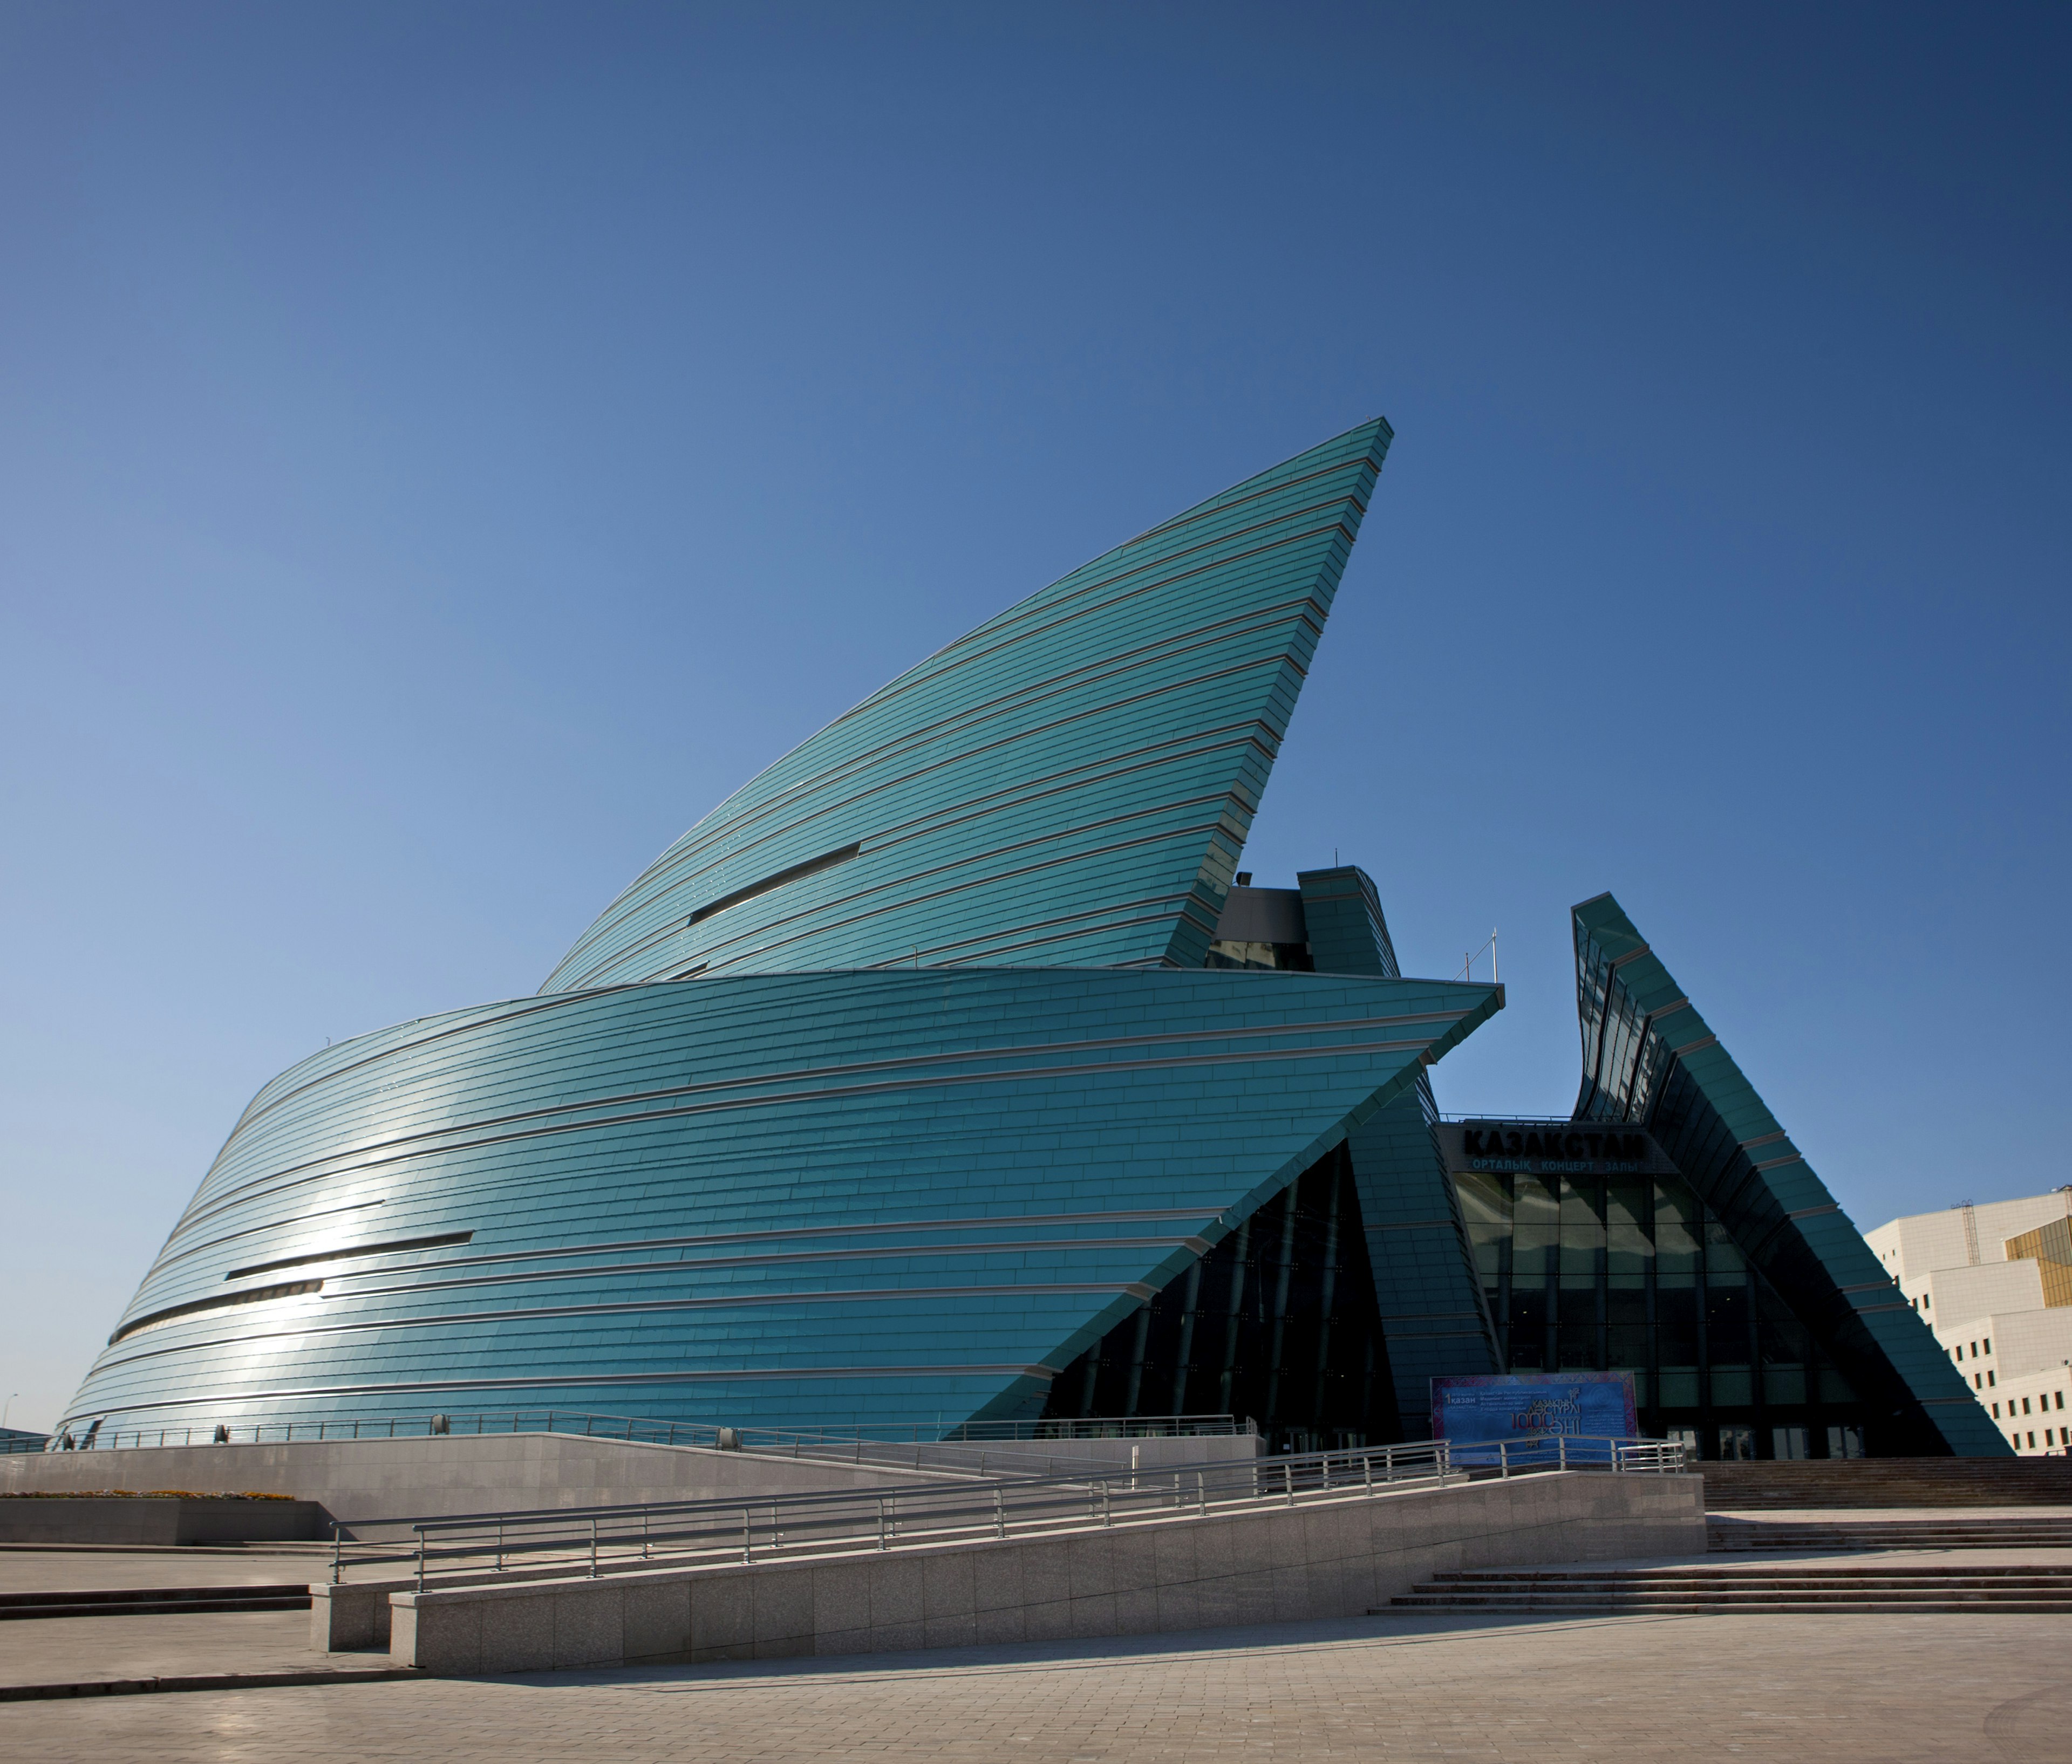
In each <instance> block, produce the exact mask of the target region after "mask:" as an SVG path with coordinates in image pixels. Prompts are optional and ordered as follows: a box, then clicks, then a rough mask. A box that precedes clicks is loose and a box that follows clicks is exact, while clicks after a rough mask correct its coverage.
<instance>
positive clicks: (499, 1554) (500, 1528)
mask: <svg viewBox="0 0 2072 1764" xmlns="http://www.w3.org/2000/svg"><path fill="white" fill-rule="evenodd" d="M496 1572H497V1573H503V1572H504V1521H503V1520H497V1522H496Z"/></svg>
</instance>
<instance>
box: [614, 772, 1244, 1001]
mask: <svg viewBox="0 0 2072 1764" xmlns="http://www.w3.org/2000/svg"><path fill="white" fill-rule="evenodd" d="M1226 800H1227V798H1225V797H1224V796H1223V794H1220V793H1216V794H1209V795H1206V796H1194V797H1182V798H1180V799H1179V800H1178V802H1161V803H1157V804H1156V805H1154V806H1151V807H1149V808H1146V809H1142V810H1133V812H1131V813H1130V814H1123V815H1116V816H1112V817H1111V818H1108V820H1105V821H1094V822H1090V823H1085V824H1084V825H1075V826H1072V827H1064V828H1060V829H1058V830H1056V831H1052V832H1049V833H1046V834H1044V835H1042V836H1041V837H1040V838H1037V839H1022V840H1018V841H1017V842H1016V843H1013V844H1012V845H1005V846H1001V847H996V848H993V849H991V850H988V851H979V852H975V853H972V854H971V855H968V856H965V857H962V858H960V859H957V860H956V862H954V863H951V864H936V865H935V866H934V867H933V868H930V869H925V870H910V871H903V872H901V873H900V874H898V875H897V876H890V877H887V878H886V880H884V881H882V882H880V883H876V884H872V885H871V886H870V887H868V888H862V889H860V890H857V892H853V893H850V894H845V895H844V896H841V898H840V899H839V900H828V901H824V902H822V903H820V905H817V906H808V907H801V908H800V909H799V910H798V911H797V912H796V913H788V914H787V915H786V916H785V917H783V918H779V919H767V920H765V921H763V922H762V923H761V924H760V925H755V926H754V927H752V928H750V929H745V930H742V931H741V932H739V933H736V934H734V936H732V937H729V938H726V939H724V940H722V941H715V942H713V943H709V944H706V945H704V946H701V947H700V948H698V949H697V950H695V951H691V950H678V951H677V952H676V954H677V957H678V958H681V957H682V956H684V955H686V954H698V955H701V956H703V957H705V958H706V959H707V960H708V961H709V962H710V963H711V964H712V965H713V966H716V967H721V968H724V967H725V966H726V965H727V964H728V963H730V962H735V961H738V960H740V959H742V954H743V953H744V952H737V953H736V954H733V955H729V954H726V953H725V952H726V946H727V944H728V943H734V944H737V945H738V944H742V943H746V942H750V941H751V940H753V939H756V938H763V939H765V940H766V941H759V942H755V943H754V946H753V947H752V948H751V949H750V950H747V951H746V952H745V954H747V955H752V956H754V957H756V958H765V957H767V956H768V954H770V952H771V950H781V949H783V947H784V946H786V945H787V944H789V943H797V942H800V941H803V940H804V939H806V938H808V937H828V936H831V935H833V934H834V933H837V932H840V931H841V930H842V929H845V928H846V927H849V926H853V925H867V924H869V923H870V921H873V920H874V919H883V918H885V917H888V916H889V915H890V914H892V913H899V912H905V911H911V909H914V908H915V907H919V906H925V905H927V904H929V903H930V902H932V901H939V900H948V899H949V898H951V897H952V896H955V895H959V894H962V893H965V892H968V891H969V890H970V889H972V888H989V887H994V886H997V885H998V884H1001V883H1003V882H1012V881H1015V880H1018V879H1020V878H1022V877H1026V876H1033V875H1034V874H1035V873H1036V872H1038V871H1039V870H1046V869H1055V868H1058V867H1059V865H1061V864H1083V863H1084V862H1086V861H1087V859H1090V858H1098V857H1106V856H1108V855H1109V854H1110V853H1112V852H1116V851H1128V849H1129V848H1130V847H1132V846H1138V845H1153V844H1157V843H1160V842H1161V841H1164V840H1170V839H1185V838H1186V837H1187V836H1189V835H1192V834H1197V833H1200V834H1208V833H1213V832H1214V831H1215V827H1216V823H1215V822H1214V821H1208V822H1186V823H1182V824H1181V825H1180V826H1178V827H1173V826H1170V825H1168V826H1161V827H1157V828H1156V829H1155V830H1153V831H1149V832H1146V833H1145V834H1144V835H1141V836H1140V837H1137V838H1135V839H1118V840H1116V842H1115V843H1112V844H1110V845H1096V846H1091V847H1075V848H1073V849H1072V850H1071V851H1060V852H1059V853H1057V854H1056V855H1054V856H1050V857H1046V858H1045V859H1042V861H1041V862H1040V863H1035V864H1026V863H1025V864H1022V866H1021V867H1020V868H1017V869H1010V870H993V871H989V872H986V873H985V874H984V875H980V876H969V877H968V878H966V879H965V880H961V881H957V882H954V883H952V884H950V885H948V887H941V888H933V889H931V890H929V891H927V892H923V893H920V894H909V895H906V896H902V897H901V898H900V899H898V900H889V901H880V902H879V903H878V905H874V906H870V907H866V908H865V909H863V910H861V911H860V912H852V913H846V914H845V915H844V916H843V917H840V918H830V917H827V916H826V915H827V913H828V909H837V910H839V909H842V908H845V907H849V906H853V905H855V904H856V903H857V902H859V901H862V900H869V899H870V897H871V896H874V895H882V894H886V893H888V892H891V891H892V890H894V889H895V888H906V887H908V886H909V885H911V884H913V883H915V882H920V881H924V880H928V879H930V878H933V877H940V876H951V875H953V874H955V873H956V872H957V871H959V870H969V869H971V868H972V867H974V866H975V865H978V864H988V863H991V862H992V861H993V860H994V859H998V858H1001V857H1005V856H1006V855H1008V854H1009V853H1010V852H1022V853H1026V852H1030V851H1037V850H1038V849H1040V848H1041V847H1044V846H1046V845H1055V844H1057V843H1059V841H1060V840H1063V839H1072V838H1076V837H1077V836H1078V835H1081V834H1083V833H1087V832H1091V831H1094V830H1095V829H1096V828H1112V827H1120V826H1123V825H1124V824H1125V823H1128V822H1132V821H1142V820H1145V819H1147V818H1150V817H1153V816H1156V815H1165V814H1173V813H1174V812H1175V811H1176V810H1182V809H1200V808H1203V807H1207V806H1214V807H1215V809H1216V810H1218V813H1219V816H1220V813H1221V810H1222V807H1223V803H1224V802H1225V801H1226ZM876 850H877V847H876V846H875V844H874V847H873V855H875V852H876ZM1101 910H1102V909H1098V908H1096V909H1090V910H1089V912H1088V913H1083V914H1079V915H1075V916H1076V917H1094V916H1096V914H1098V913H1099V912H1100V911H1101ZM1039 922H1041V921H1039ZM787 926H789V927H796V928H797V929H790V930H787V931H786V933H785V935H783V936H782V937H775V938H771V937H770V936H769V933H771V932H773V931H776V930H779V929H782V928H784V927H787ZM1021 929H1024V927H1023V926H1022V925H1005V926H1002V927H1001V930H1000V933H999V934H1001V935H1006V934H1010V933H1013V932H1015V931H1017V930H1021ZM617 959H618V958H616V957H615V958H613V961H614V962H615V961H616V960H617ZM602 966H605V967H609V966H612V962H606V963H604V964H603V965H602Z"/></svg>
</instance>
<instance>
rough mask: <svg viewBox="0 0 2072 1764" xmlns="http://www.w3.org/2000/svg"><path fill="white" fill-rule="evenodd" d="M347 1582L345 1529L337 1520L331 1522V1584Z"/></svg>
mask: <svg viewBox="0 0 2072 1764" xmlns="http://www.w3.org/2000/svg"><path fill="white" fill-rule="evenodd" d="M344 1582H345V1528H344V1527H343V1525H341V1524H339V1522H338V1521H337V1520H335V1519H334V1520H332V1521H331V1585H332V1586H343V1584H344Z"/></svg>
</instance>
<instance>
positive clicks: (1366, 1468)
mask: <svg viewBox="0 0 2072 1764" xmlns="http://www.w3.org/2000/svg"><path fill="white" fill-rule="evenodd" d="M1360 1470H1361V1471H1362V1473H1363V1481H1364V1482H1365V1483H1366V1484H1367V1492H1368V1493H1369V1494H1370V1495H1371V1494H1372V1493H1373V1492H1374V1454H1373V1453H1371V1452H1362V1453H1361V1454H1360Z"/></svg>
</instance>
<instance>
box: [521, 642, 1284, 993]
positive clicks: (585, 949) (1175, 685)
mask: <svg viewBox="0 0 2072 1764" xmlns="http://www.w3.org/2000/svg"><path fill="white" fill-rule="evenodd" d="M1269 663H1271V664H1272V665H1275V666H1280V667H1294V668H1295V670H1296V671H1297V673H1298V674H1299V673H1301V672H1302V671H1303V670H1302V668H1301V664H1300V663H1297V662H1296V661H1295V660H1294V659H1293V656H1292V655H1291V654H1285V653H1284V654H1281V655H1280V656H1278V657H1277V658H1276V657H1275V656H1273V655H1271V654H1262V655H1259V656H1255V657H1252V658H1249V659H1248V660H1246V661H1244V662H1243V663H1239V664H1237V665H1235V666H1233V667H1225V668H1219V669H1216V670H1214V671H1211V672H1210V673H1207V674H1201V675H1190V676H1188V677H1186V678H1185V679H1178V680H1170V681H1164V682H1161V683H1159V684H1158V685H1157V686H1155V687H1149V688H1147V689H1145V690H1144V691H1138V692H1135V693H1132V694H1129V695H1126V696H1124V697H1122V698H1117V699H1109V700H1108V701H1107V702H1106V703H1104V704H1101V705H1100V706H1099V707H1097V710H1098V712H1099V714H1101V715H1104V716H1105V715H1108V714H1110V713H1112V712H1116V711H1118V710H1121V709H1124V708H1127V707H1128V706H1131V705H1137V704H1144V703H1145V702H1146V701H1148V700H1149V699H1155V698H1159V697H1162V696H1165V695H1170V694H1171V693H1174V692H1176V691H1186V690H1190V689H1192V688H1194V687H1201V686H1205V685H1207V684H1208V683H1211V682H1212V681H1215V680H1219V679H1229V678H1231V677H1232V676H1234V675H1242V674H1246V673H1250V672H1254V671H1257V670H1258V669H1260V668H1261V667H1265V666H1267V665H1268V664H1269ZM1059 691H1063V688H1062V687H1060V688H1059ZM1052 695H1055V694H1052ZM1091 714H1095V713H1094V712H1090V711H1087V710H1080V711H1077V712H1073V713H1072V714H1071V716H1063V717H1059V718H1058V719H1056V720H1054V721H1052V722H1050V723H1048V724H1038V725H1036V726H1034V727H1033V728H1030V729H1027V730H1024V731H1019V732H1016V733H1015V734H1014V735H1012V736H1002V737H1001V738H1000V740H997V741H993V742H989V743H985V744H983V745H980V746H979V747H976V748H974V749H970V750H969V751H970V753H972V755H976V754H979V753H987V752H989V751H991V750H992V749H993V748H994V747H997V746H1001V745H1008V744H1009V743H1011V742H1013V741H1015V740H1025V739H1028V740H1033V739H1035V738H1036V737H1038V736H1042V735H1043V734H1046V733H1048V732H1050V731H1053V730H1055V729H1059V728H1069V727H1070V726H1071V724H1074V723H1078V722H1083V721H1084V720H1085V719H1086V718H1087V716H1089V715H1091ZM1251 722H1252V726H1253V727H1260V728H1265V730H1266V731H1267V733H1268V735H1269V736H1272V739H1273V742H1274V744H1275V749H1276V750H1277V748H1278V744H1279V740H1280V736H1279V733H1278V732H1276V731H1275V730H1274V728H1273V727H1272V724H1270V723H1266V722H1264V720H1262V719H1260V718H1256V717H1255V718H1253V719H1252V720H1251ZM1238 726H1242V725H1238ZM1225 727H1232V726H1231V725H1225ZM1249 739H1253V740H1255V742H1256V738H1249ZM1256 745H1260V746H1261V747H1262V748H1264V743H1256ZM1111 757H1112V756H1111ZM1268 758H1269V760H1270V759H1271V758H1272V753H1268ZM945 763H948V762H945ZM846 800H848V799H845V801H846ZM722 806H724V805H722ZM840 806H841V805H830V806H828V808H826V809H824V810H816V811H815V812H814V813H813V814H808V815H804V816H802V817H800V819H799V820H797V821H796V822H792V823H787V829H796V828H798V827H807V826H810V825H811V824H812V822H813V821H814V820H815V819H816V818H819V817H820V816H824V815H826V814H833V813H835V812H836V811H837V809H838V808H839V807H840ZM715 812H717V811H715ZM738 824H739V823H734V822H730V823H725V825H724V826H723V827H716V828H714V829H713V832H712V833H711V834H709V835H707V838H708V839H713V838H717V836H718V835H720V834H721V833H722V831H726V832H731V831H734V830H735V829H736V828H737V827H738ZM693 831H697V830H696V829H695V828H693ZM772 836H775V835H774V834H773V835H772ZM729 855H733V854H732V853H730V854H729ZM700 873H702V872H697V871H693V872H692V875H693V876H696V875H697V874H700ZM686 880H688V879H686ZM639 885H640V884H638V883H637V882H636V883H635V884H633V888H638V887H639ZM684 885H685V882H679V881H672V882H668V883H667V884H659V885H658V886H656V887H655V888H652V889H651V891H650V892H648V893H647V894H645V895H643V896H641V897H640V898H639V900H634V901H633V902H632V904H631V905H629V906H628V907H627V909H626V911H625V912H624V913H623V914H622V915H621V916H620V917H619V919H618V920H616V921H613V923H612V925H611V926H610V927H608V928H607V929H609V930H611V931H619V930H620V929H623V928H624V927H625V926H626V925H627V923H628V921H632V920H634V919H635V918H637V917H639V915H640V914H642V913H645V912H647V911H648V910H650V909H652V907H653V905H654V904H655V903H656V901H657V900H661V899H663V898H664V897H666V896H667V895H668V894H669V893H670V892H673V891H674V890H675V889H676V888H679V887H681V886H684ZM633 888H628V890H627V892H626V893H624V894H622V895H621V896H619V900H628V899H629V897H630V896H631V894H632V892H633ZM618 904H619V902H618V901H615V902H614V903H613V906H616V905H618ZM611 911H612V908H611V907H607V908H606V909H605V914H606V915H607V916H608V915H609V914H610V913H611ZM670 918H671V920H672V922H673V918H674V915H673V913H672V914H671V915H670ZM595 929H596V928H595V927H593V931H594V930H595ZM591 937H592V933H587V932H586V933H585V935H584V937H583V938H582V939H581V940H579V941H578V946H577V947H576V948H575V949H574V950H570V951H569V954H568V955H567V956H565V957H564V958H562V961H561V965H560V966H557V968H556V969H555V970H554V973H553V974H549V976H548V977H547V985H548V986H549V987H554V986H555V978H556V976H557V975H558V974H560V973H561V970H562V969H563V968H565V967H566V966H568V964H569V962H570V961H571V960H573V959H574V958H576V957H577V955H578V954H583V956H584V959H586V960H589V959H590V956H592V955H594V954H595V952H596V951H597V950H599V949H602V948H603V947H605V946H606V941H607V939H606V937H605V936H604V935H603V934H602V933H599V934H598V935H597V937H596V938H595V941H591ZM650 941H652V937H651V936H649V935H648V934H645V933H643V934H641V935H640V936H639V937H636V938H635V944H634V946H644V945H645V944H647V943H648V942H650ZM621 960H623V947H622V948H620V949H615V952H614V953H613V954H609V955H606V956H604V957H603V958H601V959H598V960H594V961H592V962H590V966H589V967H587V968H586V970H584V971H583V973H582V974H581V975H579V976H578V977H577V978H575V979H574V980H571V981H569V982H567V983H564V984H563V985H561V986H559V987H555V990H557V991H575V990H580V989H581V988H582V987H585V986H586V985H588V984H590V983H591V981H592V980H593V978H594V976H596V975H598V974H602V973H604V972H606V970H609V969H610V968H611V967H612V966H614V965H615V963H617V962H619V961H621ZM542 990H543V991H544V990H545V988H544V987H543V988H542Z"/></svg>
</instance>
